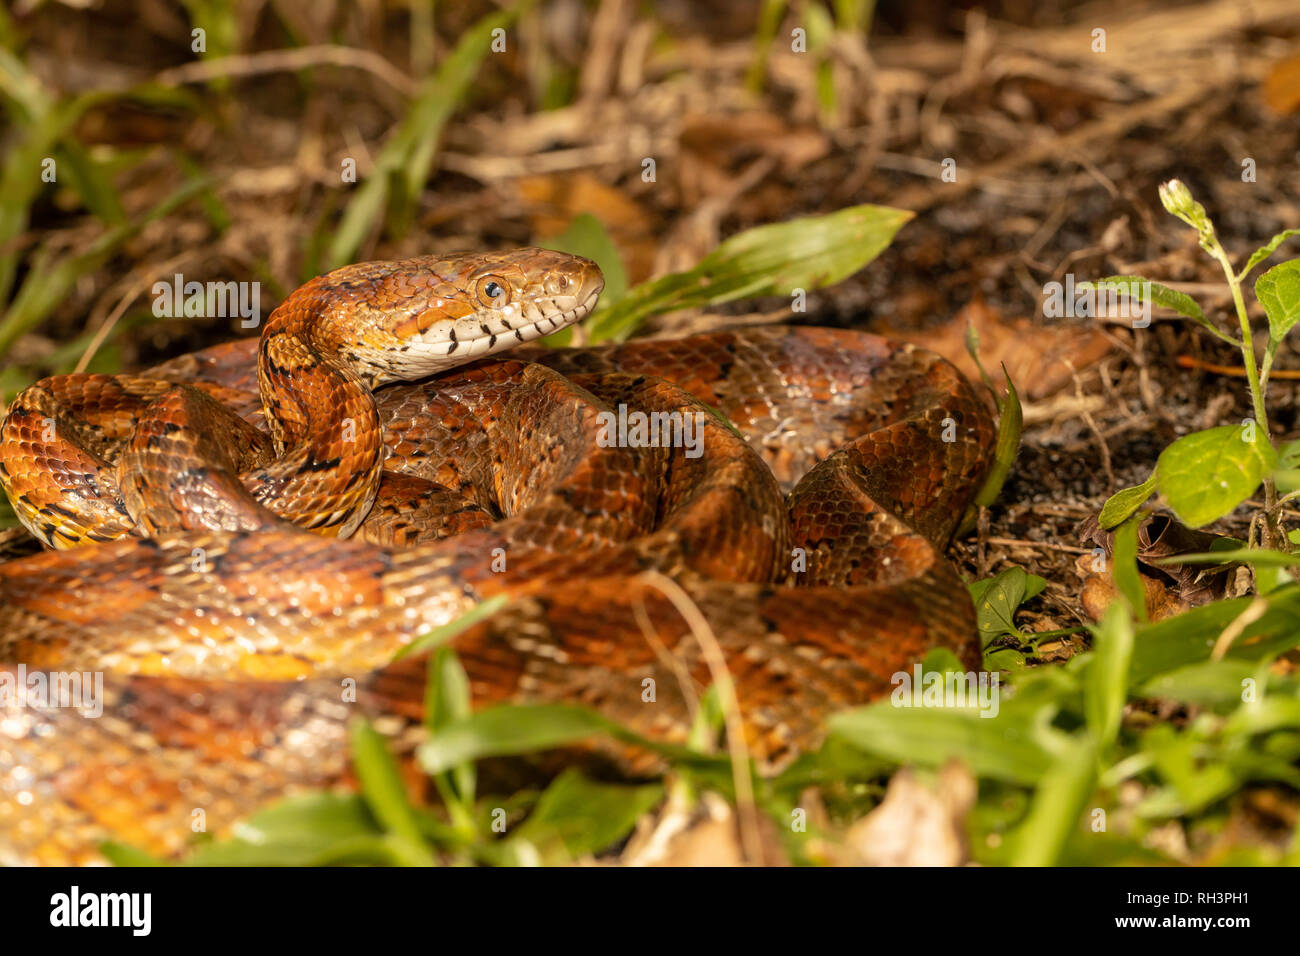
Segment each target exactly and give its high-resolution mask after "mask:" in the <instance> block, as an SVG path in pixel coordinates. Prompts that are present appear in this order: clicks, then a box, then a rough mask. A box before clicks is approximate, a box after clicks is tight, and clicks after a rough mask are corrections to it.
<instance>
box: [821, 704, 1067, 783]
mask: <svg viewBox="0 0 1300 956" xmlns="http://www.w3.org/2000/svg"><path fill="white" fill-rule="evenodd" d="M829 729H830V732H831V733H833V734H835V735H836V736H838V737H840V738H841V739H843V740H846V741H848V742H849V743H851V744H853V745H854V746H856V747H859V748H861V749H862V750H864V751H866V752H867V753H869V754H874V755H876V756H879V757H885V758H887V759H890V760H892V761H894V762H896V763H900V764H902V763H914V764H920V765H921V766H925V767H941V766H943V764H944V763H946V762H947V761H948V760H950V759H952V758H954V757H956V758H960V759H962V760H965V761H966V762H967V763H969V764H970V766H971V769H972V770H973V771H974V772H975V773H976V774H977V775H978V776H980V777H991V778H993V779H996V780H1005V781H1008V782H1011V783H1019V784H1034V783H1036V782H1037V781H1038V780H1039V778H1040V777H1042V775H1043V774H1044V773H1046V772H1047V770H1048V768H1049V767H1050V766H1051V765H1052V763H1053V755H1052V753H1051V752H1050V751H1049V750H1048V749H1046V748H1045V747H1044V744H1043V741H1042V740H1040V739H1039V736H1038V734H1037V733H1035V728H1034V726H1033V724H1032V723H1030V722H1028V721H1024V720H1016V719H1013V718H1011V717H1009V716H1008V715H1007V713H1006V708H1005V707H1004V708H1003V713H1001V714H999V715H998V716H997V717H992V718H986V717H981V716H980V715H979V711H978V710H977V709H975V708H937V707H936V708H927V707H919V708H904V707H894V706H893V705H892V704H891V703H890V702H889V701H887V700H885V701H880V702H879V703H876V704H872V705H871V706H869V707H859V708H856V709H854V710H849V711H844V712H843V713H839V714H836V715H835V716H833V717H831V719H830V721H829Z"/></svg>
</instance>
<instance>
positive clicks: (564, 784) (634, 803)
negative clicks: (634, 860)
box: [511, 768, 664, 863]
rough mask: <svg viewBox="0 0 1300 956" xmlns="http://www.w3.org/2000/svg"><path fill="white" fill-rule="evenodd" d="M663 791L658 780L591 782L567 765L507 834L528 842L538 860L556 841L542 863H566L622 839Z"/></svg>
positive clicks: (657, 800)
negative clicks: (554, 852) (558, 850)
mask: <svg viewBox="0 0 1300 956" xmlns="http://www.w3.org/2000/svg"><path fill="white" fill-rule="evenodd" d="M663 795H664V788H663V785H662V784H658V783H651V784H646V785H643V786H627V785H622V784H610V783H595V782H593V781H591V780H588V779H587V778H586V777H584V776H583V775H582V774H581V773H580V772H578V771H577V770H575V769H572V768H571V769H569V770H566V771H565V772H564V773H562V774H560V776H558V777H556V778H555V780H554V781H553V782H552V783H551V785H550V786H549V787H547V788H546V792H545V793H543V794H542V796H541V798H540V799H539V800H538V801H537V806H536V807H534V808H533V812H532V813H530V814H529V815H528V819H527V820H525V821H524V823H523V824H522V825H521V826H519V827H518V828H517V829H516V830H515V831H514V833H513V834H511V839H515V840H526V841H528V842H529V843H531V844H532V845H533V846H535V847H537V848H539V850H540V851H541V853H542V855H543V858H544V859H547V858H548V857H549V856H550V854H549V853H548V847H549V846H552V845H554V844H557V843H558V844H560V846H561V847H562V848H563V854H562V856H561V858H560V859H555V860H548V862H557V863H559V862H566V861H567V860H571V859H574V858H576V857H580V856H583V855H585V854H588V853H595V852H597V851H599V850H603V849H605V848H606V847H608V846H611V845H612V844H614V843H617V842H618V841H619V840H621V839H623V837H625V836H626V835H627V834H628V833H629V832H630V831H631V829H632V827H634V826H635V825H636V821H637V820H638V819H639V818H640V816H641V815H642V814H643V813H646V812H648V811H649V810H650V809H651V808H652V807H654V806H655V804H657V803H659V801H660V800H662V799H663Z"/></svg>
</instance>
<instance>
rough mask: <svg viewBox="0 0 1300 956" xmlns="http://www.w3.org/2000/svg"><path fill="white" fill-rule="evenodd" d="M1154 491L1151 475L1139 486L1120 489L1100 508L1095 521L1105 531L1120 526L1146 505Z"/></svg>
mask: <svg viewBox="0 0 1300 956" xmlns="http://www.w3.org/2000/svg"><path fill="white" fill-rule="evenodd" d="M1155 490H1156V476H1155V475H1152V476H1151V477H1150V478H1148V479H1147V480H1146V481H1144V482H1142V484H1140V485H1134V486H1133V487H1131V488H1122V489H1120V490H1119V491H1117V492H1115V493H1114V494H1113V495H1111V496H1110V498H1108V499H1107V500H1106V503H1105V504H1104V505H1103V506H1102V509H1101V515H1100V516H1099V517H1098V519H1097V520H1098V523H1099V524H1100V525H1101V526H1102V527H1103V528H1104V529H1106V530H1107V531H1109V530H1110V529H1111V528H1113V527H1115V526H1116V525H1118V524H1122V523H1123V522H1125V521H1127V520H1128V519H1129V518H1130V517H1132V515H1133V514H1134V513H1135V512H1136V511H1137V510H1138V509H1139V508H1141V507H1142V505H1143V504H1145V503H1146V500H1147V499H1148V498H1150V497H1151V494H1152V492H1154V491H1155Z"/></svg>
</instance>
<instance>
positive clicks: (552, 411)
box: [0, 248, 994, 863]
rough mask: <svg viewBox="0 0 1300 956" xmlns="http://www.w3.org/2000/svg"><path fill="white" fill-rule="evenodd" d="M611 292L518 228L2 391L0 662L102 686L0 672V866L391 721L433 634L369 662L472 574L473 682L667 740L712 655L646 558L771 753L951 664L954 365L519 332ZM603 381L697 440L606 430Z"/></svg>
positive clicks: (612, 401)
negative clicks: (15, 542) (183, 339)
mask: <svg viewBox="0 0 1300 956" xmlns="http://www.w3.org/2000/svg"><path fill="white" fill-rule="evenodd" d="M602 288H603V282H602V279H601V276H600V271H599V269H598V268H597V267H596V266H595V265H594V264H593V263H591V262H589V261H587V260H585V259H581V258H579V257H575V256H569V255H565V254H561V253H557V252H550V251H546V250H541V249H531V248H530V249H520V250H513V251H510V252H501V253H486V254H480V253H467V254H462V255H449V256H442V257H422V258H415V259H407V260H401V261H396V262H383V263H365V264H360V265H356V266H349V267H346V268H344V269H340V270H338V271H336V272H333V273H330V274H329V275H326V276H322V277H318V278H316V279H313V280H312V281H311V282H308V283H307V284H306V285H304V286H303V287H302V288H300V289H298V290H297V291H295V292H294V293H293V294H292V295H290V296H289V297H288V298H287V299H286V300H285V301H284V302H283V303H282V304H281V305H280V306H279V307H278V308H277V309H276V310H275V311H274V312H273V313H272V314H271V315H270V316H269V317H268V319H267V322H266V324H265V327H264V329H263V330H262V334H261V336H260V337H258V338H256V339H249V340H242V341H236V342H232V343H229V344H227V345H221V346H216V347H214V348H210V349H205V350H203V351H201V352H197V353H193V354H191V355H187V356H182V357H181V358H179V359H174V360H172V361H170V362H167V363H165V364H163V365H161V366H158V367H156V368H154V369H151V370H147V371H145V372H142V373H139V374H137V375H123V376H105V375H94V374H75V375H63V376H56V377H53V378H49V379H45V380H42V381H41V382H38V383H36V384H35V385H33V386H31V387H30V388H28V389H27V390H26V391H24V392H23V393H22V394H21V395H19V396H18V398H17V399H16V400H15V401H14V403H13V404H12V405H11V406H10V408H9V411H8V414H7V416H6V418H5V420H4V422H3V425H0V484H2V485H3V487H4V490H5V492H6V494H7V495H8V497H9V499H10V501H11V502H12V503H13V506H14V509H15V511H16V512H17V514H18V515H19V517H20V519H21V520H22V522H23V524H24V525H25V526H26V527H27V528H28V529H29V530H30V531H31V532H32V533H33V534H34V535H35V536H36V537H37V538H39V539H40V540H41V542H42V543H43V544H44V545H45V546H46V547H47V549H48V550H46V551H44V552H42V553H39V554H36V555H32V556H29V557H24V558H20V559H17V560H11V561H8V562H5V563H3V564H0V688H4V687H10V688H13V687H17V686H18V684H19V682H20V681H21V680H27V681H28V682H29V683H30V675H31V674H32V673H34V672H41V673H49V674H64V675H67V674H71V673H85V674H95V675H102V682H103V684H102V695H101V698H100V699H99V701H98V703H97V708H102V714H101V715H99V716H95V715H93V714H92V713H90V712H89V708H88V707H87V706H85V705H84V704H83V706H81V707H70V706H59V701H58V700H56V699H51V698H52V697H53V695H49V696H48V697H47V698H44V699H41V698H37V699H32V698H31V696H30V695H29V696H28V699H21V695H15V694H12V693H11V694H7V695H5V696H4V698H3V700H0V863H8V862H38V863H83V862H91V861H94V860H96V859H97V858H98V853H99V850H98V847H99V846H100V845H101V843H102V842H103V841H104V840H107V839H113V840H119V841H124V842H128V843H132V844H135V845H137V846H140V847H142V848H144V849H146V850H149V851H151V852H154V853H158V854H162V855H176V854H179V853H180V852H182V851H183V850H184V848H185V846H186V845H187V843H188V842H189V840H190V839H191V836H192V833H191V829H190V820H191V815H192V812H193V810H194V809H195V808H202V809H203V810H204V812H205V815H206V818H207V825H208V829H209V830H210V831H214V832H218V833H220V832H224V831H226V830H228V829H229V827H230V826H231V825H233V824H234V823H236V822H237V821H238V820H240V819H241V818H243V817H244V816H247V815H248V814H249V813H250V812H252V811H254V810H256V809H257V808H259V807H261V806H264V805H266V804H267V803H268V802H270V801H273V800H275V799H276V798H278V797H282V796H285V795H288V794H292V793H294V792H298V791H301V790H303V789H305V788H314V787H328V786H334V785H338V784H340V783H341V782H344V781H345V780H346V779H347V776H348V745H347V724H348V721H349V720H350V719H351V718H352V717H353V716H355V715H356V714H365V715H368V716H370V717H372V718H374V719H376V720H378V721H380V722H381V724H382V726H384V727H385V728H386V729H387V730H388V731H389V732H390V733H391V734H392V736H393V741H394V744H395V745H396V746H398V747H399V749H407V750H409V747H410V746H411V744H412V742H413V741H414V740H415V739H416V738H417V737H418V736H419V733H420V717H421V713H422V707H423V681H424V673H425V672H424V664H423V662H422V661H421V660H420V659H419V658H418V657H416V656H412V657H410V658H404V659H402V660H399V661H396V662H395V661H394V655H395V654H396V653H397V652H398V651H399V650H400V649H401V648H403V647H405V646H406V645H407V644H409V643H410V642H411V641H412V640H414V639H415V638H417V637H419V636H420V635H422V634H424V633H426V632H428V631H429V630H430V629H432V628H435V627H438V626H440V625H442V624H445V623H447V622H449V621H452V620H454V619H455V618H457V617H458V616H460V615H462V614H463V613H465V612H466V611H467V610H469V609H471V608H473V607H475V606H476V605H477V604H479V603H480V602H482V601H484V600H485V599H487V598H489V597H493V596H495V595H505V596H506V597H508V598H509V602H508V603H507V604H506V606H505V607H504V609H503V610H502V611H500V612H499V613H498V614H496V615H494V616H493V617H491V618H490V619H489V620H487V621H485V622H482V623H480V624H477V625H475V626H474V627H472V628H470V629H469V630H467V631H465V632H464V633H462V634H461V635H459V636H458V637H457V638H456V639H455V641H454V642H453V647H454V649H455V650H456V652H457V654H458V656H459V659H460V661H461V663H462V664H463V665H464V667H465V670H466V673H467V675H468V677H469V680H470V687H471V692H472V694H473V699H474V702H475V705H476V706H484V705H489V704H492V703H496V702H504V701H559V702H569V703H575V704H582V705H586V706H589V707H593V708H596V709H598V710H600V711H601V712H603V713H604V714H606V715H607V716H609V717H611V718H613V719H615V720H618V721H621V722H623V723H624V724H626V725H627V726H629V727H630V728H632V729H633V730H635V731H637V732H639V733H641V734H644V735H647V736H650V737H653V738H656V739H660V740H665V741H670V742H682V741H684V740H685V739H686V736H687V733H688V732H689V729H690V727H691V723H692V719H693V715H694V710H695V708H696V706H697V705H698V700H699V697H700V694H701V693H702V692H703V691H704V690H705V689H706V688H707V687H708V685H709V684H710V683H711V682H712V677H711V674H710V669H709V660H708V656H709V655H708V653H706V649H705V647H704V646H703V645H704V643H705V641H703V640H702V639H701V635H700V634H699V633H697V630H698V628H697V629H696V630H693V629H692V628H691V627H690V626H689V625H688V623H687V621H686V620H685V619H684V618H683V616H682V614H681V613H680V612H679V610H678V608H677V607H676V606H675V605H674V603H673V601H672V600H670V597H669V596H668V595H667V594H666V593H665V588H664V586H663V579H662V577H660V576H659V575H667V576H668V577H670V578H671V579H672V580H673V581H674V582H676V584H677V585H678V586H679V587H680V588H681V589H682V590H683V591H684V592H685V594H686V596H687V597H688V598H689V599H690V601H691V602H693V604H694V605H695V606H696V607H697V608H698V610H699V611H700V613H701V614H702V620H703V621H704V622H706V624H707V630H708V632H709V633H708V638H709V643H711V644H712V646H713V647H714V648H715V649H716V650H717V651H720V653H721V655H722V659H723V661H724V662H725V664H726V667H727V670H728V672H729V673H730V675H731V678H732V681H733V683H734V686H735V690H736V694H737V698H738V700H739V703H740V708H741V713H742V717H743V724H744V734H745V742H746V744H747V746H748V748H749V751H750V752H751V753H752V754H753V756H754V757H755V759H756V760H757V761H758V762H759V764H760V766H761V767H763V768H765V769H767V770H774V769H778V768H780V767H781V766H784V765H785V764H786V763H788V762H789V760H790V759H792V758H793V757H794V756H795V755H796V754H798V753H800V752H803V751H806V750H807V749H809V748H811V747H815V746H817V745H818V744H819V743H820V741H821V740H822V739H823V737H824V734H825V720H826V718H827V716H828V715H830V714H831V713H833V712H834V711H835V710H837V709H841V708H845V707H849V706H853V705H857V704H861V703H864V702H867V701H869V700H871V699H873V698H876V697H879V696H880V695H881V694H882V693H885V692H887V691H888V690H889V689H890V687H891V685H890V677H891V675H892V674H894V673H895V672H898V671H900V670H904V669H906V668H907V667H909V666H910V664H911V663H912V662H913V661H915V660H918V659H919V658H921V657H922V656H924V655H925V654H926V653H927V652H928V651H930V650H932V649H934V648H937V647H944V648H948V649H950V650H952V651H953V652H954V653H956V654H957V655H958V656H959V658H961V659H962V660H963V662H965V663H966V664H967V666H969V667H978V663H979V659H980V645H979V641H978V639H977V637H976V634H975V625H974V612H973V608H972V606H971V604H970V600H969V598H968V596H967V595H966V590H965V588H964V587H963V586H962V584H961V582H960V580H959V579H958V577H957V575H956V572H955V571H954V570H953V569H952V568H951V566H949V565H948V564H947V562H946V561H945V560H944V558H943V550H944V549H945V547H946V545H947V543H948V539H949V538H950V536H951V535H952V533H953V529H954V528H955V526H956V524H957V522H958V521H959V519H960V518H961V516H962V514H963V512H964V511H965V509H966V508H967V507H968V505H969V504H970V502H971V500H972V498H973V496H974V493H975V490H976V489H977V487H978V485H979V483H980V481H981V480H982V477H983V475H984V474H985V472H986V471H987V468H988V465H989V460H990V456H991V449H992V446H993V436H994V426H993V422H992V418H991V415H990V412H989V410H988V408H987V406H986V404H985V402H984V401H983V400H982V398H981V397H980V396H978V395H977V394H976V392H975V391H974V390H973V388H972V387H971V386H970V384H969V383H968V382H967V381H966V380H965V379H964V378H963V377H962V376H961V374H960V373H959V372H957V371H956V369H954V368H953V367H952V366H951V365H949V364H948V363H947V362H946V361H944V360H943V359H941V358H939V357H937V356H935V355H932V354H930V353H927V352H924V351H922V350H919V349H915V348H913V347H911V346H907V345H903V344H899V343H895V342H890V341H887V340H884V339H881V338H878V337H876V336H872V335H867V334H863V333H856V332H848V331H840V330H830V329H817V328H783V327H764V328H754V329H740V330H732V331H721V332H713V333H706V334H701V335H694V336H690V337H688V338H684V339H676V340H647V341H633V342H628V343H625V344H620V345H607V346H599V347H592V348H584V349H571V350H568V349H546V348H540V347H537V346H532V347H529V346H527V344H526V343H528V342H530V341H532V340H535V339H537V338H539V337H541V336H543V335H546V334H548V333H549V332H551V331H554V330H557V329H561V328H564V327H566V326H569V325H572V324H574V323H575V322H578V321H580V320H581V319H582V318H584V317H585V316H586V315H588V314H589V313H590V311H591V309H592V308H593V307H594V305H595V302H596V300H597V297H598V296H599V293H600V291H601V289H602ZM508 348H509V349H514V351H512V352H511V353H509V354H506V355H501V356H499V357H498V353H499V352H501V351H503V350H505V349H508ZM629 409H630V410H633V411H634V412H639V413H641V414H643V415H644V416H646V417H647V419H648V420H649V421H652V422H659V423H664V422H684V421H686V420H687V419H688V418H689V420H690V421H691V422H695V423H698V427H699V434H698V435H697V436H695V437H697V438H698V445H697V446H696V447H695V448H694V451H691V450H690V449H687V448H684V447H682V443H681V442H679V441H678V442H674V441H662V442H661V441H610V440H609V433H608V422H609V421H610V417H611V416H612V415H614V414H615V413H618V414H626V413H627V410H629ZM647 572H658V573H659V575H655V574H648V573H647ZM647 680H653V681H654V682H655V686H656V688H657V693H656V694H655V695H654V700H653V701H646V700H645V699H643V689H644V687H645V681H647ZM341 688H355V691H354V692H353V693H351V694H348V693H341ZM594 746H597V747H600V746H602V745H600V744H596V745H594ZM611 746H612V745H611ZM610 756H611V758H612V759H615V760H616V761H617V762H618V763H619V764H620V765H621V766H622V767H624V768H625V769H627V770H629V771H631V772H641V771H647V770H652V769H654V767H655V766H656V758H655V757H654V756H653V755H650V754H645V753H636V752H629V751H628V748H626V747H624V746H622V745H619V746H618V747H615V748H614V749H613V750H611V753H610Z"/></svg>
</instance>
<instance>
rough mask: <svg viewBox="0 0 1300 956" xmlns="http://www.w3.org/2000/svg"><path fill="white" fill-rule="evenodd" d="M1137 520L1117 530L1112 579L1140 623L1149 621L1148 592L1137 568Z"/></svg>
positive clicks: (1128, 521) (1130, 521) (1131, 519)
mask: <svg viewBox="0 0 1300 956" xmlns="http://www.w3.org/2000/svg"><path fill="white" fill-rule="evenodd" d="M1137 533H1138V522H1137V518H1129V519H1128V520H1127V521H1125V522H1124V523H1123V524H1122V525H1120V526H1119V527H1118V528H1116V529H1115V539H1114V540H1115V543H1114V556H1113V562H1112V575H1111V576H1112V577H1113V578H1114V580H1115V587H1116V588H1117V589H1118V590H1119V593H1120V594H1122V595H1124V600H1125V601H1127V602H1128V605H1129V608H1130V609H1131V610H1132V613H1133V614H1135V615H1137V618H1138V620H1139V621H1145V620H1146V619H1147V592H1146V588H1145V587H1144V586H1143V584H1142V574H1141V573H1140V572H1139V571H1138V566H1137V537H1138V534H1137Z"/></svg>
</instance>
